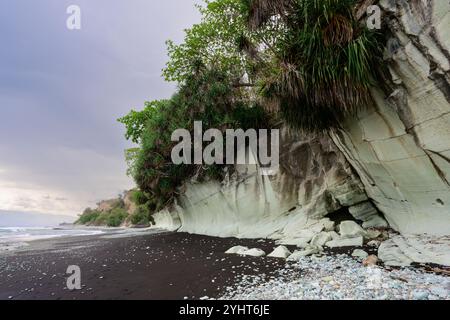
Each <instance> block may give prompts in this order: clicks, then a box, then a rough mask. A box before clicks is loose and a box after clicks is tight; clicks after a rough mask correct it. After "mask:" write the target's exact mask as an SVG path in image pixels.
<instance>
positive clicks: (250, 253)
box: [238, 248, 266, 257]
mask: <svg viewBox="0 0 450 320" xmlns="http://www.w3.org/2000/svg"><path fill="white" fill-rule="evenodd" d="M238 254H240V255H243V256H251V257H264V256H265V255H266V253H265V252H264V251H263V250H261V249H257V248H253V249H250V250H246V251H242V252H239V253H238Z"/></svg>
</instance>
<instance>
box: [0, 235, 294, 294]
mask: <svg viewBox="0 0 450 320" xmlns="http://www.w3.org/2000/svg"><path fill="white" fill-rule="evenodd" d="M235 245H245V246H248V247H257V248H261V249H263V250H266V252H270V251H271V250H272V249H273V247H274V246H275V245H274V243H273V242H271V241H265V240H264V241H263V240H239V239H219V238H211V237H205V236H197V235H188V234H183V233H159V232H158V233H153V234H141V235H134V236H123V235H122V236H119V237H118V236H115V235H96V236H83V237H74V238H60V239H50V240H41V241H35V242H32V243H31V244H30V246H29V247H27V248H26V249H25V250H20V251H17V252H10V253H5V252H3V253H0V299H2V300H8V299H10V300H29V299H31V300H34V299H39V300H42V299H43V300H91V299H92V300H98V299H101V300H103V299H138V300H183V299H200V298H202V297H205V296H208V297H209V298H215V297H219V296H220V295H222V294H223V293H224V292H225V289H226V287H227V286H229V285H232V284H234V283H236V282H238V281H239V279H240V278H241V277H242V276H243V275H262V276H263V277H267V278H270V277H271V276H272V275H273V274H274V273H275V272H276V271H277V270H280V269H281V268H283V267H284V266H285V264H286V263H285V261H283V260H278V259H270V258H253V257H240V256H235V255H226V254H224V252H225V251H226V250H228V249H229V248H230V247H232V246H235ZM69 265H77V266H79V267H80V269H81V284H82V290H75V291H70V290H68V289H67V287H66V281H67V277H69V276H70V275H68V274H66V270H67V268H68V266H69Z"/></svg>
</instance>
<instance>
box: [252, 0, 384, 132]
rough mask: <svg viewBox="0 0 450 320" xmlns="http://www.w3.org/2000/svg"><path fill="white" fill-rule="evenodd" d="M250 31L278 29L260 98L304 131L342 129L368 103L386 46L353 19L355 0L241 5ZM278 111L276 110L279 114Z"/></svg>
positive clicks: (265, 0) (257, 0)
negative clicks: (277, 27) (274, 102)
mask: <svg viewBox="0 0 450 320" xmlns="http://www.w3.org/2000/svg"><path fill="white" fill-rule="evenodd" d="M243 3H246V5H247V11H248V18H247V21H248V25H249V27H250V28H252V29H258V28H267V26H268V25H269V24H270V25H273V24H274V22H273V21H275V23H276V24H278V25H280V26H281V27H279V28H281V29H282V30H284V32H283V33H280V35H279V36H278V37H277V39H276V41H275V43H274V45H273V46H272V53H273V57H272V59H271V60H269V61H267V65H266V67H265V68H264V70H263V71H262V72H261V73H260V83H261V92H262V95H263V96H264V97H266V98H268V99H269V101H271V102H272V103H273V101H274V100H276V101H278V110H279V111H281V115H282V117H283V119H284V120H285V121H286V122H288V123H290V124H291V125H293V126H295V127H299V128H302V129H306V130H326V129H329V128H332V127H336V126H339V125H340V123H342V121H343V120H344V119H345V118H346V117H348V116H349V115H354V114H355V113H356V112H357V111H358V110H359V109H360V108H362V107H364V106H366V105H367V104H368V103H369V101H370V92H369V88H370V87H371V86H373V85H374V84H375V83H376V82H375V81H374V80H376V79H377V77H378V72H377V69H380V66H381V65H382V64H381V61H380V58H381V57H382V48H383V46H382V44H381V42H380V39H379V34H377V33H376V32H372V31H369V30H368V29H367V28H366V27H365V26H364V25H361V24H360V23H359V22H358V21H356V20H355V18H354V16H353V9H354V6H355V4H356V1H355V0H253V1H249V0H243ZM275 110H277V109H275Z"/></svg>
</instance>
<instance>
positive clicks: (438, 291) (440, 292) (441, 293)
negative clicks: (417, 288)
mask: <svg viewBox="0 0 450 320" xmlns="http://www.w3.org/2000/svg"><path fill="white" fill-rule="evenodd" d="M430 291H431V293H432V294H434V295H436V296H438V297H441V298H446V297H447V296H448V294H449V291H448V290H447V289H445V288H442V287H438V286H434V287H431V288H430Z"/></svg>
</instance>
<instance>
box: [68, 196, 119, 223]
mask: <svg viewBox="0 0 450 320" xmlns="http://www.w3.org/2000/svg"><path fill="white" fill-rule="evenodd" d="M127 217H128V213H127V211H126V210H125V208H124V203H123V200H121V199H118V200H117V201H116V202H115V203H114V205H113V207H112V208H111V209H110V210H108V211H104V212H101V211H99V210H92V209H90V208H88V209H86V210H85V211H84V212H83V214H82V215H81V216H80V217H79V219H78V220H77V221H76V224H81V225H93V226H108V227H119V226H120V225H121V224H122V223H123V222H124V221H125V219H126V218H127Z"/></svg>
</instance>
